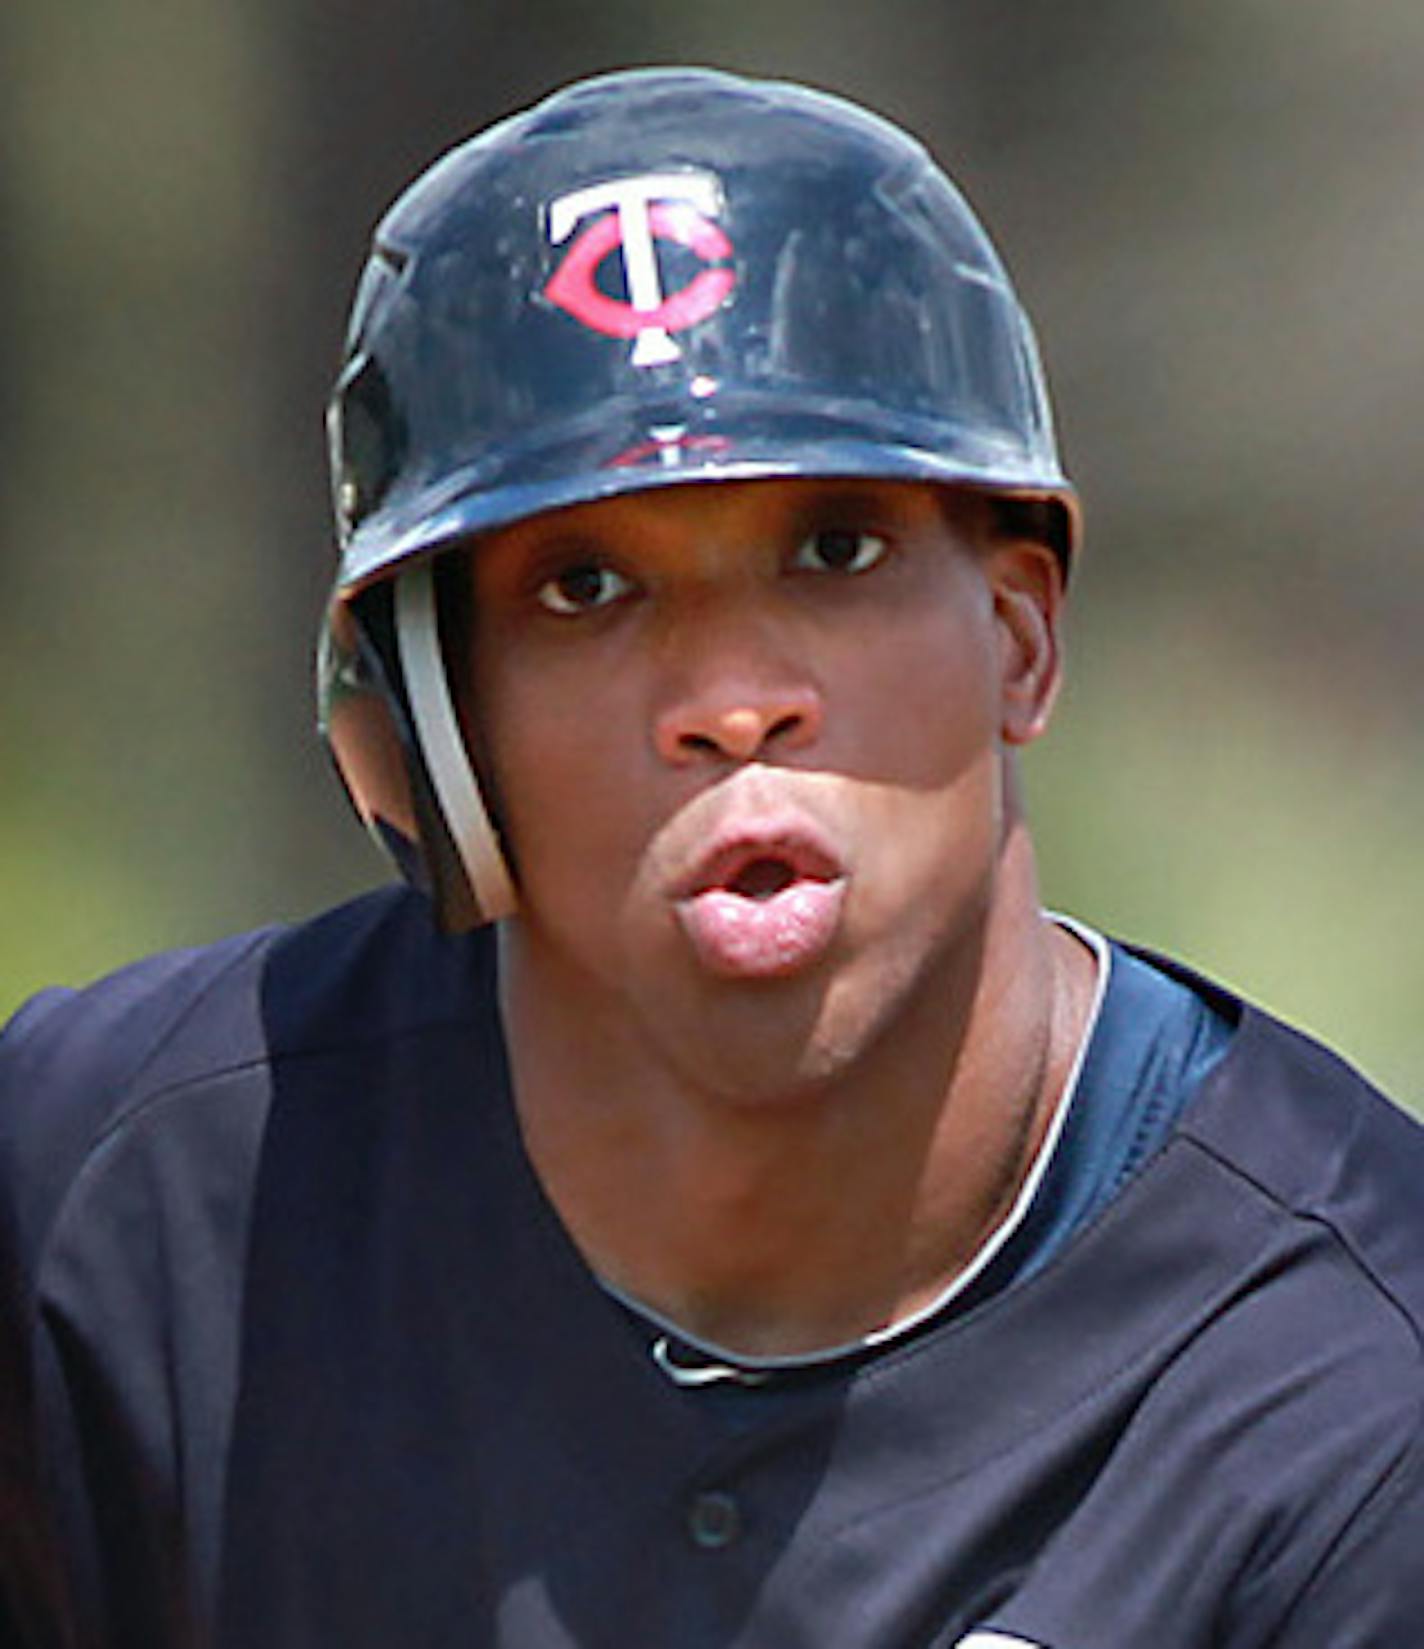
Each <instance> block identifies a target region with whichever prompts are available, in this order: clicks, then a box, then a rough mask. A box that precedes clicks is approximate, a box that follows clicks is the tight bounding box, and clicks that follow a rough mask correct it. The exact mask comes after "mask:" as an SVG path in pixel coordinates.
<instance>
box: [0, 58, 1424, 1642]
mask: <svg viewBox="0 0 1424 1649" xmlns="http://www.w3.org/2000/svg"><path fill="white" fill-rule="evenodd" d="M331 437H332V452H333V461H334V470H335V496H336V507H337V514H338V520H339V534H340V546H341V554H340V567H339V571H338V574H337V578H336V583H335V588H334V592H333V595H332V598H331V602H330V606H329V609H328V612H327V615H326V622H325V627H324V634H323V638H322V646H321V701H322V724H323V728H324V732H325V735H326V738H327V740H328V741H329V744H330V747H331V750H332V752H333V754H334V756H335V759H336V762H337V764H338V766H339V768H340V771H341V774H342V776H343V778H344V780H345V783H346V786H347V788H348V790H349V793H350V795H351V798H352V800H353V801H354V803H355V806H356V809H357V811H358V812H359V814H360V816H361V817H362V818H363V819H364V821H365V823H366V824H367V825H368V826H369V828H370V829H371V831H372V832H373V833H374V834H375V835H376V836H377V837H378V838H379V839H380V841H381V842H382V843H383V844H384V845H385V847H386V848H387V849H388V850H389V852H390V854H391V856H392V857H393V858H394V860H395V862H396V864H397V865H398V866H399V869H400V872H401V881H400V883H399V884H398V885H396V886H393V887H391V888H388V889H385V890H383V891H380V892H378V893H375V894H373V895H372V896H369V897H366V898H363V899H360V900H357V901H356V902H355V903H353V904H351V905H349V906H346V907H344V908H342V909H339V910H337V911H334V912H332V913H330V914H327V915H325V916H322V917H320V918H318V919H316V920H314V921H311V922H308V923H305V924H302V925H299V926H295V927H285V928H273V929H268V930H266V931H263V932H260V933H256V934H250V935H247V936H245V937H243V938H239V939H234V940H231V941H229V942H226V943H223V944H218V945H215V946H212V947H209V948H206V949H202V950H198V951H194V952H189V953H185V954H181V955H171V956H166V957H161V958H158V959H156V960H152V961H149V962H145V963H142V964H140V965H138V966H137V967H134V968H132V969H129V970H127V971H125V972H123V973H120V974H118V975H117V976H115V977H113V978H111V979H108V980H106V981H104V982H102V983H100V984H97V985H95V986H93V987H91V988H90V989H87V990H84V991H79V992H67V991H56V992H50V993H46V994H45V995H42V996H41V997H39V998H38V999H36V1000H35V1001H34V1002H33V1003H31V1004H30V1005H29V1006H28V1007H27V1008H26V1009H24V1010H22V1011H21V1013H20V1014H19V1015H18V1016H17V1018H16V1019H15V1021H14V1022H13V1024H12V1026H11V1027H10V1029H9V1031H8V1032H7V1034H6V1036H5V1038H4V1042H3V1057H0V1189H2V1190H3V1198H0V1211H2V1212H0V1290H3V1301H2V1302H0V1640H3V1642H4V1643H5V1645H6V1646H7V1649H8V1646H9V1645H12V1644H13V1645H16V1646H20V1645H23V1646H24V1649H41V1646H43V1649H51V1646H59V1645H64V1646H81V1645H82V1646H85V1649H88V1646H95V1645H105V1646H123V1649H169V1646H175V1649H176V1646H182V1649H190V1646H202V1649H208V1646H228V1649H234V1646H237V1649H257V1646H260V1649H314V1646H323V1649H325V1646H336V1645H340V1646H341V1649H393V1646H399V1649H454V1646H456V1645H459V1646H461V1649H469V1646H471V1645H492V1646H496V1649H575V1646H577V1649H599V1646H608V1649H612V1646H615V1645H617V1646H620V1649H621V1646H624V1645H627V1644H630V1643H636V1644H639V1645H647V1646H654V1645H658V1646H667V1649H714V1646H715V1649H732V1646H738V1649H797V1646H807V1649H810V1646H814V1649H869V1646H876V1649H881V1646H884V1649H892V1646H893V1649H930V1646H935V1649H951V1646H958V1649H992V1646H995V1645H997V1646H999V1649H1144V1646H1146V1645H1151V1646H1152V1649H1326V1646H1328V1649H1400V1646H1401V1645H1405V1644H1412V1643H1415V1642H1417V1641H1418V1640H1419V1635H1420V1632H1421V1630H1424V1561H1421V1554H1422V1553H1424V1444H1421V1427H1420V1411H1421V1408H1424V1378H1421V1374H1424V1368H1422V1367H1421V1329H1422V1328H1424V1212H1421V1208H1422V1207H1424V1201H1422V1200H1421V1187H1422V1186H1424V1141H1421V1135H1420V1130H1419V1129H1418V1127H1417V1126H1416V1125H1415V1124H1414V1123H1413V1122H1411V1121H1410V1120H1408V1119H1407V1118H1406V1117H1405V1116H1404V1114H1403V1113H1402V1112H1400V1111H1398V1110H1396V1109H1394V1108H1393V1107H1392V1106H1391V1105H1390V1104H1389V1103H1388V1102H1387V1101H1385V1100H1384V1099H1383V1098H1381V1097H1380V1096H1379V1095H1377V1094H1376V1093H1374V1092H1373V1091H1371V1089H1370V1088H1369V1087H1367V1085H1366V1084H1365V1083H1364V1082H1363V1081H1362V1080H1361V1079H1360V1078H1359V1077H1358V1076H1356V1075H1354V1074H1353V1073H1352V1072H1350V1071H1349V1070H1348V1069H1347V1068H1346V1067H1345V1066H1344V1065H1342V1064H1341V1063H1340V1062H1339V1061H1338V1060H1337V1059H1336V1058H1334V1057H1333V1056H1332V1055H1331V1054H1329V1053H1327V1052H1325V1051H1324V1050H1323V1049H1321V1048H1319V1047H1317V1046H1315V1045H1313V1044H1312V1043H1310V1042H1309V1041H1307V1040H1306V1039H1304V1038H1303V1037H1301V1036H1299V1035H1298V1034H1296V1033H1294V1032H1292V1031H1290V1030H1288V1029H1286V1028H1285V1027H1284V1026H1282V1025H1280V1024H1279V1023H1277V1022H1276V1021H1274V1020H1273V1019H1271V1018H1270V1017H1268V1016H1267V1015H1266V1014H1264V1013H1262V1012H1260V1011H1258V1010H1256V1009H1254V1008H1252V1007H1250V1006H1248V1005H1246V1004H1244V1003H1242V1002H1241V1001H1239V1000H1237V999H1236V998H1235V997H1234V996H1232V995H1230V994H1229V993H1227V992H1225V991H1223V990H1221V989H1218V988H1217V987H1215V986H1213V985H1211V984H1209V983H1207V982H1205V981H1203V980H1201V979H1199V978H1196V977H1194V976H1192V975H1191V974H1189V973H1188V972H1186V971H1185V970H1184V969H1182V968H1180V967H1178V966H1175V965H1174V964H1172V963H1170V962H1168V961H1165V960H1163V959H1161V958H1158V957H1155V956H1150V955H1146V954H1142V953H1138V952H1134V951H1131V950H1129V949H1127V948H1125V947H1123V946H1121V945H1119V944H1116V943H1114V942H1112V941H1110V940H1108V939H1106V938H1104V937H1103V936H1102V935H1100V934H1099V933H1097V932H1095V931H1094V930H1093V929H1091V928H1089V927H1086V926H1083V925H1080V924H1079V923H1077V922H1074V921H1070V920H1067V919H1065V918H1060V917H1056V916H1052V915H1049V914H1046V913H1045V911H1044V910H1043V908H1042V906H1041V903H1040V896H1039V892H1038V887H1037V883H1036V879H1035V872H1034V856H1033V848H1032V844H1031V839H1030V836H1029V832H1028V825H1027V822H1026V819H1025V815H1024V808H1023V803H1022V798H1021V794H1020V789H1019V785H1018V782H1017V778H1016V767H1015V764H1016V754H1017V751H1018V749H1019V747H1020V746H1023V745H1026V744H1028V743H1030V742H1031V741H1033V740H1034V739H1036V738H1037V737H1038V736H1039V735H1040V734H1041V733H1042V732H1043V730H1044V728H1045V725H1046V724H1047V722H1048V719H1049V715H1050V710H1051V707H1052V704H1053V699H1054V695H1055V690H1056V688H1057V686H1058V681H1059V676H1060V656H1059V627H1060V615H1061V609H1062V602H1063V597H1064V589H1065V584H1066V581H1067V580H1068V578H1069V575H1070V572H1071V569H1072V565H1073V561H1074V557H1075V555H1076V554H1077V553H1078V538H1079V522H1078V506H1077V502H1076V500H1075V496H1074V493H1073V491H1072V489H1071V487H1070V485H1069V483H1068V482H1067V480H1066V479H1065V477H1064V475H1063V473H1062V471H1061V469H1060V467H1059V462H1058V458H1057V455H1056V451H1055V445H1054V438H1053V434H1052V428H1051V423H1050V418H1049V411H1048V405H1047V400H1046V396H1045V392H1044V386H1043V382H1042V378H1041V375H1040V369H1039V365H1038V360H1037V356H1036V352H1035V347H1034V343H1033V339H1032V336H1031V333H1030V330H1029V325H1028V322H1027V320H1026V318H1025V316H1024V313H1023V311H1022V309H1021V308H1020V306H1019V303H1018V301H1017V299H1016V297H1015V295H1014V292H1013V290H1012V288H1011V286H1010V283H1009V281H1008V279H1007V277H1006V275H1005V273H1004V270H1003V268H1002V266H1001V264H1000V262H999V260H998V258H997V256H996V254H995V252H994V251H993V249H992V248H991V246H990V244H989V242H988V240H987V239H986V237H985V235H984V232H983V230H982V229H981V228H980V226H979V224H978V223H977V221H976V220H975V218H974V217H973V216H972V214H971V212H970V210H969V208H968V207H967V206H966V204H965V202H964V201H963V199H962V198H961V197H960V195H959V194H958V193H957V192H956V190H955V189H954V187H953V185H952V184H951V183H950V182H949V181H948V180H947V179H946V178H945V176H944V175H943V173H942V172H941V171H939V170H938V169H937V167H936V166H935V165H934V164H933V163H932V162H931V160H930V159H929V158H928V157H927V156H926V154H925V153H924V152H923V150H922V149H921V148H920V147H919V146H918V145H917V144H916V143H915V142H914V141H913V140H912V139H910V138H909V137H907V136H906V135H905V134H903V133H902V132H900V131H898V130H897V129H896V128H894V127H893V126H890V125H888V124H887V123H885V122H884V121H882V120H880V119H878V118H877V117H875V116H873V115H870V114H868V113H866V112H864V111H862V110H860V109H858V108H855V107H853V106H852V105H849V104H847V103H844V102H841V101H839V100H837V99H834V98H830V97H827V96H823V95H821V94H818V93H814V92H810V91H806V90H802V89H799V88H796V87H792V86H787V85H770V84H757V83H751V82H747V81H744V80H740V79H736V78H733V77H731V76H728V75H723V74H718V73H710V72H702V71H691V70H680V69H658V70H645V71H639V72H636V73H629V74H620V75H614V76H609V77H604V78H599V79H595V80H592V81H588V82H585V83H583V84H580V85H576V86H574V87H572V88H570V89H568V90H566V91H563V92H561V93H559V94H558V95H556V96H553V97H551V98H549V99H548V100H547V101H546V102H544V103H542V104H540V105H538V106H537V107H535V108H533V109H531V110H529V111H527V112H525V113H523V114H520V115H518V116H516V117H514V118H512V119H510V120H508V121H506V122H505V123H503V124H501V125H498V126H495V127H493V128H492V129H491V130H489V131H487V132H485V133H483V134H482V135H480V136H478V137H476V138H474V139H473V140H472V141H470V142H468V143H466V144H464V145H463V146H462V147H460V148H457V149H456V150H454V151H453V153H451V154H449V155H447V156H446V157H445V158H444V159H443V160H441V161H440V162H439V163H438V164H437V165H436V166H434V167H433V168H432V169H431V170H430V171H429V172H428V173H427V174H426V175H425V176H424V177H422V178H421V179H420V180H418V181H417V182H416V184H415V185H414V186H413V187H412V188H411V190H410V191H409V192H408V193H407V194H406V195H405V196H403V197H402V199H401V200H399V201H398V202H397V203H396V205H395V206H394V208H393V209H392V210H391V211H390V212H389V213H388V215H387V216H386V217H385V219H384V221H383V222H382V223H381V224H380V226H379V228H378V229H377V231H376V234H375V239H374V243H373V246H372V250H371V256H370V261H369V263H368V264H367V266H366V270H365V274H364V276H363V278H362V281H361V285H360V289H359V293H358V296H357V299H356V304H355V310H354V314H353V318H352V322H351V328H350V333H349V339H348V345H347V353H346V359H345V363H344V366H343V368H342V371H341V373H340V378H339V381H338V383H337V387H336V391H335V395H334V399H333V402H332V407H331ZM407 884H408V885H407Z"/></svg>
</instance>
